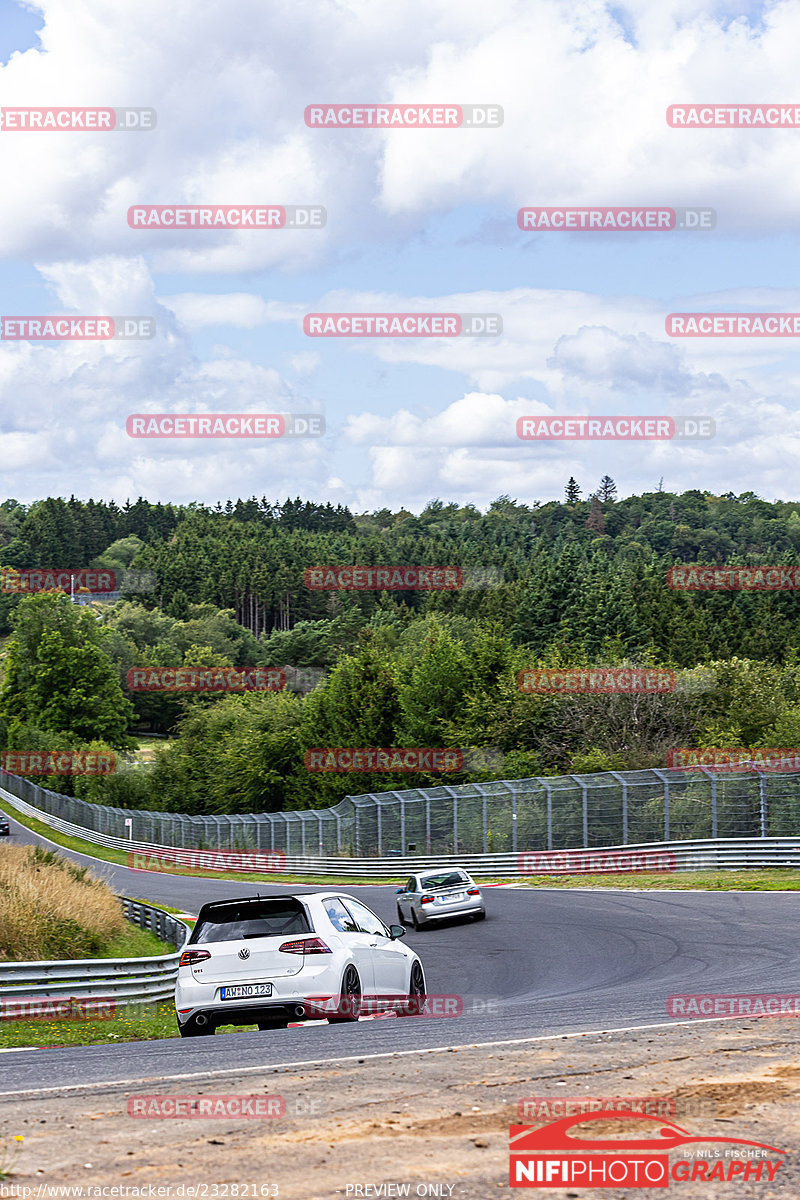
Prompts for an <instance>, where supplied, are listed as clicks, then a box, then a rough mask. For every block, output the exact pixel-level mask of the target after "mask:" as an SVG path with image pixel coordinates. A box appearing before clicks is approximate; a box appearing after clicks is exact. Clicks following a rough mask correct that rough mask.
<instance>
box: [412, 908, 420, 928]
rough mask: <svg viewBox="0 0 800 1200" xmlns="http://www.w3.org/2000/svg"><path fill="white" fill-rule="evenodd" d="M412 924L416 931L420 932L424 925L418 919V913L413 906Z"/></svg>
mask: <svg viewBox="0 0 800 1200" xmlns="http://www.w3.org/2000/svg"><path fill="white" fill-rule="evenodd" d="M411 924H412V926H413V927H414V930H415V932H416V933H419V931H420V929H422V926H421V925H420V923H419V921H418V920H417V914H416V913H415V912H414V909H413V908H412V909H411Z"/></svg>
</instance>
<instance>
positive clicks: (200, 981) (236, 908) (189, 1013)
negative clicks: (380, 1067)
mask: <svg viewBox="0 0 800 1200" xmlns="http://www.w3.org/2000/svg"><path fill="white" fill-rule="evenodd" d="M404 934H405V930H404V928H403V926H402V925H390V926H388V927H387V926H386V925H384V923H383V921H381V919H380V918H379V917H376V915H375V913H374V912H372V911H371V910H370V909H368V908H367V907H366V905H365V904H362V903H361V901H360V900H356V899H354V897H353V896H348V895H347V894H346V893H340V892H337V891H324V892H309V893H307V894H305V895H302V896H271V897H251V896H246V897H243V898H242V899H238V900H219V901H215V902H214V903H212V904H204V905H203V907H202V908H201V909H200V913H199V915H198V918H197V922H196V924H195V927H194V931H193V932H192V935H191V937H190V938H189V941H188V942H187V943H186V947H185V949H184V951H183V954H182V955H181V959H180V966H179V968H178V981H177V983H176V985H175V1010H176V1014H177V1017H178V1028H179V1030H180V1034H181V1037H196V1036H199V1035H202V1034H209V1033H214V1032H215V1030H216V1028H217V1026H219V1025H254V1024H257V1025H258V1028H259V1029H279V1028H281V1027H285V1026H286V1025H287V1024H288V1023H289V1022H290V1021H297V1020H300V1019H303V1018H306V1019H307V1018H309V1017H316V1016H318V1017H321V1018H322V1017H327V1018H328V1020H329V1021H334V1022H339V1021H354V1020H357V1019H358V1015H359V1012H360V1011H361V1010H362V1008H365V1007H368V1008H369V1010H370V1011H374V1010H375V1007H376V1006H377V1007H380V1006H381V1005H380V1002H381V998H384V999H386V1000H387V1007H390V1005H389V1004H388V1001H389V1000H390V998H399V997H418V996H424V994H425V976H424V973H423V970H422V963H421V962H420V960H419V958H418V957H417V955H416V954H415V953H414V951H413V950H410V949H409V948H408V947H407V946H404V945H402V944H401V942H400V941H399V939H400V938H401V937H403V935H404ZM368 999H369V1004H366V1003H365V1002H366V1001H367V1000H368Z"/></svg>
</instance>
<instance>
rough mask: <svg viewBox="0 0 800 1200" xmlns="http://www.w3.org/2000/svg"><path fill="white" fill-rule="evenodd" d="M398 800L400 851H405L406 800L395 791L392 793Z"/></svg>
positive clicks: (403, 852)
mask: <svg viewBox="0 0 800 1200" xmlns="http://www.w3.org/2000/svg"><path fill="white" fill-rule="evenodd" d="M392 794H393V795H394V796H397V798H398V800H399V801H400V853H401V854H405V852H406V802H405V800H404V799H403V797H402V796H400V795H398V793H397V792H393V793H392Z"/></svg>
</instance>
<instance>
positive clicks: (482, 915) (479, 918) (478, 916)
mask: <svg viewBox="0 0 800 1200" xmlns="http://www.w3.org/2000/svg"><path fill="white" fill-rule="evenodd" d="M472 919H473V921H485V920H486V913H485V912H477V913H475V916H474V917H473V918H472Z"/></svg>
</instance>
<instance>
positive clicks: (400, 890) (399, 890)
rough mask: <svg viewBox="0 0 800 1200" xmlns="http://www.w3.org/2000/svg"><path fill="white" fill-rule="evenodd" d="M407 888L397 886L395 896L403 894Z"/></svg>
mask: <svg viewBox="0 0 800 1200" xmlns="http://www.w3.org/2000/svg"><path fill="white" fill-rule="evenodd" d="M405 890H406V889H405V888H395V891H394V894H395V896H402V894H403V892H404V891H405Z"/></svg>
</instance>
